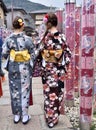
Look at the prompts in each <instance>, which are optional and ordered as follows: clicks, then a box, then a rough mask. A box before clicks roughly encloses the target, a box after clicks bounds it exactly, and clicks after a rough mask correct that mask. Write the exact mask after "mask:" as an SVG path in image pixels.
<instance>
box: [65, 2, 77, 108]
mask: <svg viewBox="0 0 96 130" xmlns="http://www.w3.org/2000/svg"><path fill="white" fill-rule="evenodd" d="M65 35H66V39H67V41H66V42H67V44H68V45H69V47H70V49H71V51H72V58H71V63H70V66H69V72H68V76H67V78H66V85H65V89H66V92H65V100H66V103H67V105H68V106H70V105H74V45H75V2H72V3H71V2H70V1H68V2H67V1H66V3H65Z"/></svg>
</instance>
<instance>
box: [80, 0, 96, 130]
mask: <svg viewBox="0 0 96 130" xmlns="http://www.w3.org/2000/svg"><path fill="white" fill-rule="evenodd" d="M81 34H82V42H81V81H80V82H81V86H80V123H81V129H82V130H85V129H86V130H90V124H91V121H92V95H93V82H94V75H93V73H94V69H93V68H94V66H93V65H94V43H95V13H94V0H83V7H82V29H81Z"/></svg>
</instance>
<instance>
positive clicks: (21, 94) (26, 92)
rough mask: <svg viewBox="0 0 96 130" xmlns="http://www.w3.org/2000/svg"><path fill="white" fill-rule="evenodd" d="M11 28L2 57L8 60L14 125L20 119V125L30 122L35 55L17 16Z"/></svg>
mask: <svg viewBox="0 0 96 130" xmlns="http://www.w3.org/2000/svg"><path fill="white" fill-rule="evenodd" d="M13 28H14V32H13V33H12V34H11V35H10V36H9V37H7V38H6V40H5V42H4V44H3V50H2V55H3V57H4V58H5V59H7V60H8V63H7V70H8V77H9V88H10V95H11V107H12V112H13V114H14V123H18V122H19V121H20V120H21V119H22V123H23V124H26V123H28V121H29V120H30V115H28V108H29V99H30V92H31V85H32V68H33V64H34V61H35V58H36V55H35V51H34V44H33V42H32V38H30V37H28V36H26V35H25V34H24V33H23V29H24V21H23V19H22V18H21V17H18V16H17V17H16V18H15V19H14V21H13Z"/></svg>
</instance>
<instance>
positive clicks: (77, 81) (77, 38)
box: [74, 6, 81, 97]
mask: <svg viewBox="0 0 96 130" xmlns="http://www.w3.org/2000/svg"><path fill="white" fill-rule="evenodd" d="M80 31H81V7H80V6H77V7H76V8H75V70H74V91H75V95H76V97H77V96H78V95H79V85H80V40H81V32H80Z"/></svg>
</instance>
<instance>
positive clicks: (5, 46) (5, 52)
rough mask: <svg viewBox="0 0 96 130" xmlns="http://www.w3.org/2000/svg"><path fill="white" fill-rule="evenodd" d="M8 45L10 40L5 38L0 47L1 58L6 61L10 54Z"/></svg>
mask: <svg viewBox="0 0 96 130" xmlns="http://www.w3.org/2000/svg"><path fill="white" fill-rule="evenodd" d="M9 43H10V40H9V39H8V38H6V39H5V41H4V43H3V45H2V57H3V58H5V59H7V58H8V56H9V54H10V47H9Z"/></svg>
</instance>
